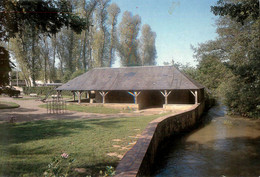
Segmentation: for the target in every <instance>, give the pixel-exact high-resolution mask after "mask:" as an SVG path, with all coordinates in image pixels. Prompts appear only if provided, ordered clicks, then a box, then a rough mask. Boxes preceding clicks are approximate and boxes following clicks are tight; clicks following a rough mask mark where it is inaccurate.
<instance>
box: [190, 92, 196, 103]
mask: <svg viewBox="0 0 260 177" xmlns="http://www.w3.org/2000/svg"><path fill="white" fill-rule="evenodd" d="M190 92H191V94H192V95H193V96H194V97H195V104H198V91H197V90H195V91H194V92H193V91H191V90H190Z"/></svg>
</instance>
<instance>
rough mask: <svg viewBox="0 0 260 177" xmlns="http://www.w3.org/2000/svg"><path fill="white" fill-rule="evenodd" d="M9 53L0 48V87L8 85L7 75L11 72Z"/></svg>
mask: <svg viewBox="0 0 260 177" xmlns="http://www.w3.org/2000/svg"><path fill="white" fill-rule="evenodd" d="M9 58H10V56H9V53H8V51H7V50H6V49H5V48H4V47H1V46H0V87H2V86H4V85H6V84H8V82H9V75H8V73H9V72H10V71H11V63H10V62H9Z"/></svg>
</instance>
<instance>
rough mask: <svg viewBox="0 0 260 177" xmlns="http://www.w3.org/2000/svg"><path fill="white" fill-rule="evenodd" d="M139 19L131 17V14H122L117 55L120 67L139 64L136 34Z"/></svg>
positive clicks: (138, 27) (137, 16)
mask: <svg viewBox="0 0 260 177" xmlns="http://www.w3.org/2000/svg"><path fill="white" fill-rule="evenodd" d="M140 25H141V18H140V16H139V15H135V16H133V15H132V13H131V12H128V11H126V12H124V14H123V17H122V21H121V22H120V24H119V44H118V53H119V57H120V61H121V65H122V66H138V65H140V64H141V61H140V57H139V54H138V43H139V42H138V39H137V36H138V33H139V31H140Z"/></svg>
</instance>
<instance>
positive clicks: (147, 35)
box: [140, 24, 157, 66]
mask: <svg viewBox="0 0 260 177" xmlns="http://www.w3.org/2000/svg"><path fill="white" fill-rule="evenodd" d="M155 38H156V33H155V32H153V31H152V30H151V27H150V26H149V25H148V24H145V25H143V27H142V36H141V39H140V57H141V61H142V65H143V66H146V65H155V64H156V61H155V60H156V54H157V52H156V47H155Z"/></svg>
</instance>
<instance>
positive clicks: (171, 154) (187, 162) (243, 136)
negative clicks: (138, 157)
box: [154, 106, 260, 177]
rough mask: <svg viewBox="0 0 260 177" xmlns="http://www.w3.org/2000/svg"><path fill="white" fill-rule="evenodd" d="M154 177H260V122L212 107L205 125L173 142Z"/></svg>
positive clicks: (161, 158) (158, 165) (164, 153)
mask: <svg viewBox="0 0 260 177" xmlns="http://www.w3.org/2000/svg"><path fill="white" fill-rule="evenodd" d="M154 176H156V177H161V176H163V177H165V176H200V177H201V176H227V177H228V176H260V121H259V120H257V121H256V120H249V119H244V118H239V117H236V118H234V117H230V116H227V115H225V107H224V106H218V107H213V108H211V109H210V110H209V111H208V113H207V114H206V115H205V123H204V126H202V127H201V128H198V129H197V130H195V131H193V132H191V133H189V134H186V135H182V136H181V137H178V138H176V137H175V138H174V139H172V140H171V142H170V143H169V145H168V149H166V150H165V151H164V152H163V154H162V156H161V157H160V160H158V161H157V164H156V168H155V173H154Z"/></svg>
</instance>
